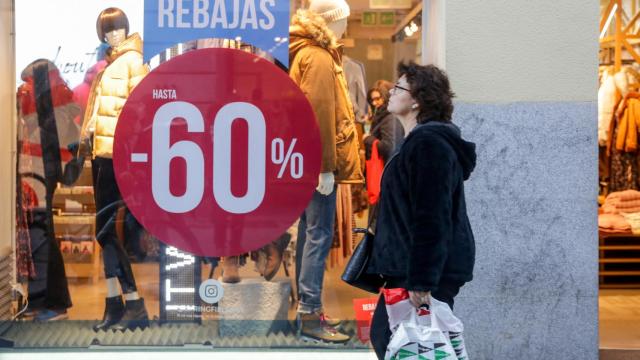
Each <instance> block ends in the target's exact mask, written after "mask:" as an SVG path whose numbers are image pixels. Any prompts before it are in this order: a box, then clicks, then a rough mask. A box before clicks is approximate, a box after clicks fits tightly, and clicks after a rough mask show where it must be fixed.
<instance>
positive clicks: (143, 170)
mask: <svg viewBox="0 0 640 360" xmlns="http://www.w3.org/2000/svg"><path fill="white" fill-rule="evenodd" d="M320 156H321V145H320V136H319V132H318V128H317V124H316V121H315V117H314V114H313V111H312V109H311V106H310V104H309V102H308V101H307V99H306V98H305V96H304V94H303V93H302V91H301V90H300V89H299V88H298V86H297V85H296V84H295V83H294V82H293V81H292V80H291V79H290V78H289V76H288V75H287V74H286V73H285V72H284V71H282V70H281V69H279V68H278V67H276V66H275V65H273V64H272V63H270V62H269V61H266V60H264V59H262V58H259V57H257V56H254V55H252V54H249V53H246V52H243V51H239V50H233V49H202V50H196V51H192V52H189V53H186V54H184V55H181V56H178V57H176V58H174V59H172V60H171V61H168V62H166V63H163V64H161V65H160V66H158V67H157V68H156V69H154V70H153V71H152V72H151V73H150V74H149V75H147V77H146V78H145V79H144V80H143V81H142V82H141V83H140V84H139V85H138V86H137V87H136V88H135V90H134V91H133V93H132V94H131V96H130V97H129V99H128V100H127V103H126V105H125V107H124V109H123V110H122V112H121V114H120V118H119V120H118V125H117V127H116V132H115V142H114V145H113V160H114V167H115V171H116V179H117V182H118V187H119V188H120V192H121V194H122V197H123V199H124V201H125V203H126V205H127V206H128V207H129V209H130V210H131V212H132V213H133V215H134V216H135V217H136V219H138V221H139V222H140V223H141V224H142V225H143V226H144V228H145V229H147V231H149V232H150V233H151V234H152V235H154V236H155V237H157V238H158V239H159V240H160V241H162V242H165V243H167V244H169V245H172V246H175V247H177V248H179V249H181V250H184V251H187V252H190V253H193V254H196V255H201V256H231V255H239V254H242V253H245V252H247V251H251V250H256V249H258V248H260V247H262V246H264V245H266V244H267V243H269V242H271V241H273V240H275V239H276V238H277V237H279V236H280V235H281V234H282V233H284V232H285V231H286V230H287V228H288V227H289V226H291V224H293V223H294V222H295V220H296V219H297V218H298V217H299V216H300V214H301V213H302V212H303V210H304V208H305V207H306V206H307V204H308V202H309V201H310V199H311V196H312V195H313V191H314V189H315V187H316V185H317V182H318V173H319V171H320Z"/></svg>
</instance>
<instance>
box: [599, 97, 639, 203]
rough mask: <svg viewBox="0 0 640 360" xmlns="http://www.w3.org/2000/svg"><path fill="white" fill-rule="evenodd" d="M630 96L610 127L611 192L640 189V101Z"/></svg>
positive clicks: (622, 103)
mask: <svg viewBox="0 0 640 360" xmlns="http://www.w3.org/2000/svg"><path fill="white" fill-rule="evenodd" d="M630 96H631V95H628V96H627V97H626V98H625V99H623V100H622V102H621V103H620V105H619V106H618V109H619V110H618V111H617V112H616V114H614V120H613V121H612V123H611V126H610V129H611V134H612V136H611V137H610V139H609V141H608V145H607V146H608V149H609V152H610V154H611V155H610V162H611V170H610V171H609V173H610V174H609V176H610V182H609V189H608V190H609V192H615V191H622V190H629V189H640V182H639V176H638V160H639V159H638V154H637V148H638V124H639V123H640V99H637V98H633V97H630Z"/></svg>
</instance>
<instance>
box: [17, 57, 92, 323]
mask: <svg viewBox="0 0 640 360" xmlns="http://www.w3.org/2000/svg"><path fill="white" fill-rule="evenodd" d="M21 78H22V80H23V81H24V84H22V85H21V86H20V88H19V89H18V95H17V100H18V114H19V117H20V122H19V126H18V129H19V130H18V133H19V138H18V144H19V145H18V149H20V151H19V153H18V179H19V182H18V184H17V185H18V187H17V189H18V191H19V192H21V191H23V189H31V190H32V195H33V198H34V199H35V201H33V202H32V203H31V204H29V202H23V201H22V200H23V199H27V198H29V197H28V196H26V197H24V198H23V197H22V196H18V202H19V205H20V206H18V207H17V208H18V211H19V212H20V214H19V216H18V218H19V219H20V220H21V221H20V222H19V224H18V228H20V227H22V226H24V227H27V228H28V233H29V237H28V240H29V242H30V245H31V246H30V252H31V254H24V256H29V255H31V256H32V257H33V265H35V274H33V272H32V271H20V269H21V268H22V267H20V266H19V267H18V268H19V273H20V275H23V276H27V277H28V281H29V298H28V300H29V309H28V310H27V311H26V313H31V315H34V316H35V320H37V321H52V320H62V319H66V318H67V317H68V316H67V308H69V307H71V298H70V295H69V289H68V284H67V278H66V274H65V269H64V261H63V258H62V253H61V252H60V249H59V247H58V244H57V242H56V239H55V231H54V226H53V196H54V193H55V190H56V188H57V186H58V183H63V184H65V185H71V183H72V182H73V181H66V179H65V177H64V176H63V173H64V172H63V168H64V169H65V170H66V169H67V167H68V162H69V159H68V155H69V152H68V150H67V145H68V144H69V143H70V142H72V141H77V138H78V131H79V128H78V126H77V125H76V123H75V122H74V118H75V117H76V116H77V115H78V114H79V112H80V108H79V106H78V105H77V104H76V103H74V101H73V92H72V91H71V89H69V88H68V87H67V84H66V83H65V82H64V80H63V79H62V77H61V76H60V71H59V70H58V68H57V67H56V66H55V65H54V64H53V63H52V62H51V61H49V60H46V59H38V60H36V61H34V62H32V63H31V64H29V65H28V66H27V67H26V68H25V69H24V70H23V71H22V74H21ZM65 172H66V171H65ZM38 179H40V181H42V184H40V183H38V181H37V180H38ZM42 185H43V186H44V189H41V187H42ZM40 190H43V191H40ZM25 195H26V194H25ZM20 234H21V232H20V231H18V235H20ZM21 239H22V238H21V237H20V236H18V247H19V248H20V245H21V241H20V240H21ZM21 257H22V256H21ZM24 260H25V259H22V258H18V264H20V263H21V262H23V261H24Z"/></svg>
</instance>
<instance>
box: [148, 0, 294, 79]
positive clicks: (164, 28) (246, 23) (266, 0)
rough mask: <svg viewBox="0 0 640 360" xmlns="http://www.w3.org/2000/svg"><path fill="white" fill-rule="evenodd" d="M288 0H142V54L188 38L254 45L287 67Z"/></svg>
mask: <svg viewBox="0 0 640 360" xmlns="http://www.w3.org/2000/svg"><path fill="white" fill-rule="evenodd" d="M289 11H290V10H289V0H145V1H144V58H145V61H148V60H149V59H150V58H152V57H154V56H155V55H157V54H159V53H160V52H162V51H164V50H165V49H167V48H170V47H172V46H174V45H176V44H178V43H183V42H186V41H189V40H197V39H208V38H221V39H232V40H240V41H242V42H243V43H246V44H250V45H253V46H256V47H258V48H260V49H262V50H264V51H266V52H267V53H270V54H271V55H272V56H273V57H274V58H275V59H277V60H278V61H280V62H281V63H282V64H284V65H285V66H287V67H288V65H289V49H288V48H289Z"/></svg>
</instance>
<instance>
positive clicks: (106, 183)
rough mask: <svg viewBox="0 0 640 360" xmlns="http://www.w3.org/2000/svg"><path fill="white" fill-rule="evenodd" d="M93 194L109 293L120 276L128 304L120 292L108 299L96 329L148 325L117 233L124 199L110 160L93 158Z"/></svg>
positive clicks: (142, 304) (98, 238) (131, 327)
mask: <svg viewBox="0 0 640 360" xmlns="http://www.w3.org/2000/svg"><path fill="white" fill-rule="evenodd" d="M93 178H94V193H95V197H96V239H97V241H98V243H99V244H100V246H101V247H102V249H103V251H102V253H103V259H104V272H105V278H107V279H108V284H111V285H108V289H110V290H109V295H113V292H114V291H113V282H114V279H117V280H118V282H119V283H120V288H121V289H122V292H123V293H124V297H125V300H126V304H125V303H123V301H122V297H121V296H120V294H119V293H118V294H117V295H116V296H108V297H107V299H106V306H105V313H104V317H103V321H102V322H101V323H100V324H98V325H96V326H95V327H94V329H95V330H104V329H107V328H110V327H111V328H113V329H116V330H126V329H133V328H135V327H145V326H147V325H148V323H149V320H148V315H147V311H146V308H145V306H144V300H143V299H141V298H140V297H139V295H138V293H137V288H136V282H135V278H134V276H133V270H132V268H131V262H130V261H129V257H128V255H127V252H126V250H125V249H124V247H123V245H122V242H121V241H119V240H118V236H117V234H116V226H115V225H116V215H117V211H118V209H119V208H120V207H121V206H124V205H123V203H122V198H121V196H120V191H119V189H118V186H117V184H116V180H115V174H114V171H113V161H112V160H111V159H103V158H96V159H94V160H93Z"/></svg>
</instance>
